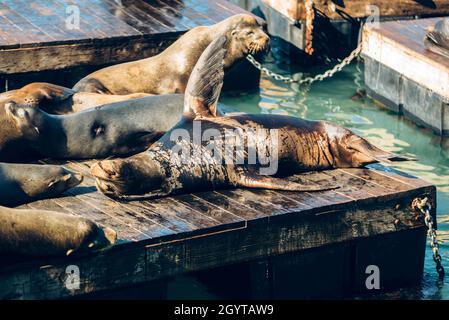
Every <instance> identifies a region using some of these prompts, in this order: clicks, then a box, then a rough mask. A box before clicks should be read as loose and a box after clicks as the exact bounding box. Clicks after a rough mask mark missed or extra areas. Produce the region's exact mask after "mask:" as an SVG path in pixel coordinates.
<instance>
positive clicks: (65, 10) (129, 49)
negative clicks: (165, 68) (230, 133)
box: [0, 0, 242, 75]
mask: <svg viewBox="0 0 449 320" xmlns="http://www.w3.org/2000/svg"><path fill="white" fill-rule="evenodd" d="M77 10H79V22H80V25H79V28H77V27H76V26H75V27H73V22H74V21H75V20H76V19H72V15H73V14H74V12H75V13H76V11H77ZM240 12H242V9H241V8H239V7H237V6H235V5H233V4H231V3H228V2H226V1H225V0H209V1H208V0H156V1H145V0H120V1H118V0H117V1H116V0H94V1H75V0H45V1H44V0H39V1H31V2H30V1H25V0H5V1H0V75H1V74H14V73H23V72H37V71H44V70H57V69H65V68H69V67H76V66H83V65H102V64H106V63H108V64H109V63H119V62H124V61H131V60H136V59H142V58H145V57H150V56H152V55H155V54H157V53H159V52H161V51H162V50H163V49H165V48H166V47H167V46H168V45H170V44H171V43H172V42H173V41H175V40H176V39H177V38H178V37H179V36H180V35H181V34H182V33H183V32H185V31H187V30H189V29H191V28H193V27H196V26H198V25H212V24H215V23H217V22H219V21H221V20H223V19H226V18H228V17H229V16H232V15H234V14H236V13H240Z"/></svg>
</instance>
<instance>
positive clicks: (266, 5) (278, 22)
mask: <svg viewBox="0 0 449 320" xmlns="http://www.w3.org/2000/svg"><path fill="white" fill-rule="evenodd" d="M230 1H231V2H233V3H235V4H238V5H239V6H241V7H242V8H244V9H246V10H248V11H251V12H253V13H255V14H257V15H260V16H262V17H263V18H265V19H266V20H267V22H268V31H269V33H270V34H271V35H273V36H276V37H279V38H280V39H281V40H282V41H283V42H286V45H282V42H281V43H280V45H281V46H282V48H283V49H284V51H288V52H289V53H291V54H292V56H293V57H294V56H295V55H296V56H297V54H298V52H297V50H296V51H295V50H294V48H293V50H292V51H291V52H290V50H289V49H292V48H289V46H288V44H291V45H293V46H294V47H296V48H298V49H301V50H304V48H305V47H306V20H307V14H306V8H305V2H306V1H305V0H282V1H278V0H230ZM312 2H313V8H314V21H313V46H314V48H315V55H320V54H321V55H326V56H328V57H330V58H332V57H336V58H340V59H341V58H344V57H346V56H347V54H348V53H349V52H351V51H352V50H353V49H355V48H356V46H357V43H358V40H359V31H360V24H361V22H362V21H365V20H366V19H367V18H368V17H369V16H373V17H374V18H375V19H380V21H384V20H391V19H395V20H402V19H406V20H408V19H414V18H416V17H435V16H445V15H449V3H448V1H446V0H431V1H416V0H401V1H400V2H398V1H391V0H344V1H343V0H341V1H328V0H313V1H312ZM304 58H306V57H304V56H301V57H300V59H304Z"/></svg>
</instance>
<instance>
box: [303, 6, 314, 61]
mask: <svg viewBox="0 0 449 320" xmlns="http://www.w3.org/2000/svg"><path fill="white" fill-rule="evenodd" d="M304 6H305V9H306V47H305V48H304V52H305V53H307V54H308V55H310V56H311V55H312V54H313V51H314V50H313V20H314V19H315V13H314V12H313V0H305V3H304Z"/></svg>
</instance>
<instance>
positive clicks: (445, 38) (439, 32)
mask: <svg viewBox="0 0 449 320" xmlns="http://www.w3.org/2000/svg"><path fill="white" fill-rule="evenodd" d="M425 40H426V46H427V48H428V49H430V50H431V51H433V52H435V53H438V54H441V55H444V56H446V57H449V51H448V50H449V19H448V18H443V19H441V20H439V21H438V22H437V23H435V25H434V26H430V27H429V28H427V34H426V39H425Z"/></svg>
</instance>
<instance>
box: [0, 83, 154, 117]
mask: <svg viewBox="0 0 449 320" xmlns="http://www.w3.org/2000/svg"><path fill="white" fill-rule="evenodd" d="M147 96H151V94H147V93H133V94H129V95H104V94H99V93H89V92H77V91H75V90H73V89H69V88H65V87H61V86H57V85H54V84H51V83H46V82H34V83H30V84H28V85H26V86H24V87H22V88H20V89H17V90H11V91H7V92H4V93H1V94H0V107H1V106H3V105H4V104H5V103H8V102H10V101H13V102H15V103H17V104H19V105H24V106H30V107H36V108H40V109H42V110H43V111H45V112H47V113H50V114H67V113H73V112H78V111H82V110H85V109H89V108H93V107H96V106H100V105H105V104H110V103H114V102H120V101H126V100H130V99H136V98H142V97H147Z"/></svg>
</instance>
